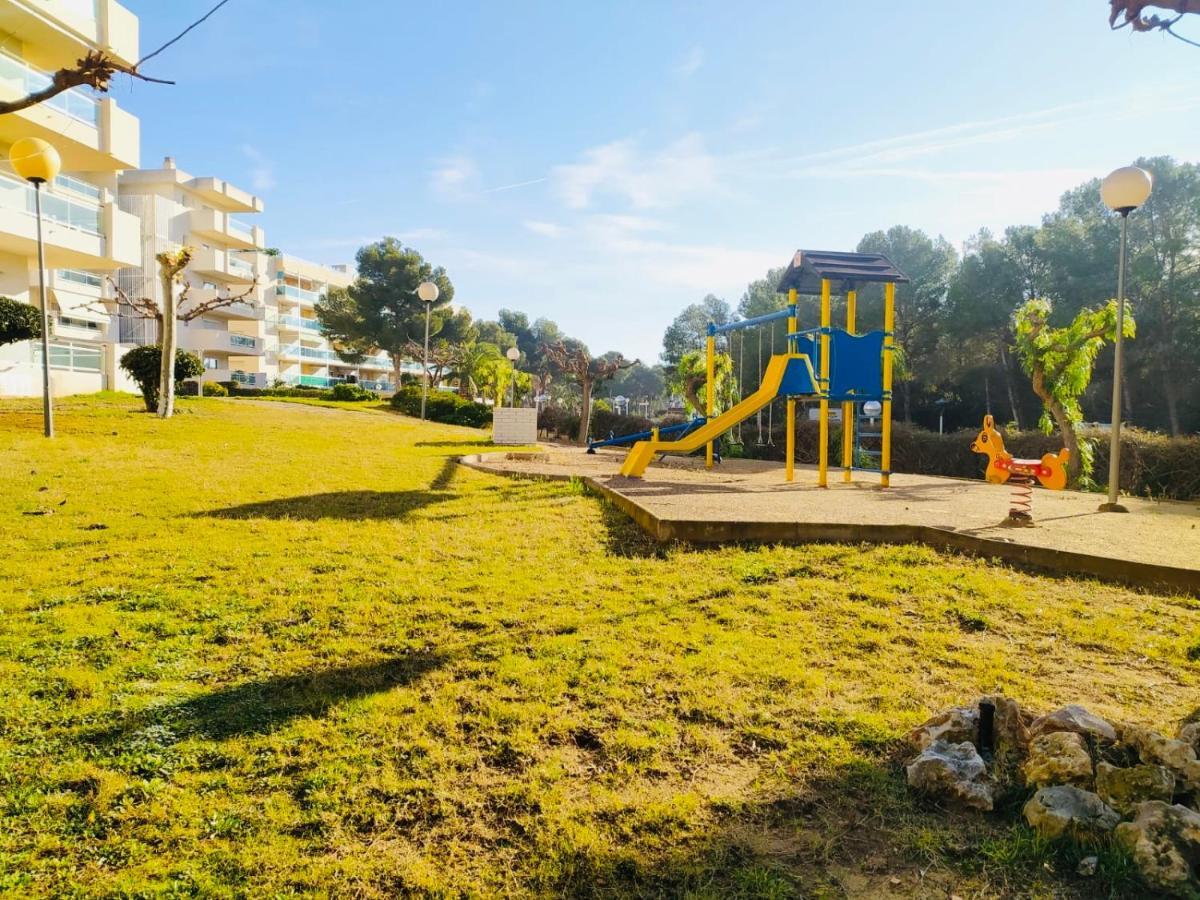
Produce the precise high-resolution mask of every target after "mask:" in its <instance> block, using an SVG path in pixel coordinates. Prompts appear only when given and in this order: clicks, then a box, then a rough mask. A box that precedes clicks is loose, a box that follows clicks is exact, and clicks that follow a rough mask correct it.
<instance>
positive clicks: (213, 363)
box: [204, 356, 221, 370]
mask: <svg viewBox="0 0 1200 900" xmlns="http://www.w3.org/2000/svg"><path fill="white" fill-rule="evenodd" d="M204 368H206V369H210V370H211V369H219V368H221V361H220V360H219V359H217V358H216V357H215V356H206V357H204Z"/></svg>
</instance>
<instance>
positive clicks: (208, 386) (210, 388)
mask: <svg viewBox="0 0 1200 900" xmlns="http://www.w3.org/2000/svg"><path fill="white" fill-rule="evenodd" d="M204 396H205V397H228V396H229V391H228V390H227V389H226V388H225V387H224V386H223V385H220V384H218V383H217V382H215V381H206V382H204Z"/></svg>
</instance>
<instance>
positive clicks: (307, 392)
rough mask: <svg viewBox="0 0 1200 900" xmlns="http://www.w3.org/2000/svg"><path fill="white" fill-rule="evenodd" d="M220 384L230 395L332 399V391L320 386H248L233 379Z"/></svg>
mask: <svg viewBox="0 0 1200 900" xmlns="http://www.w3.org/2000/svg"><path fill="white" fill-rule="evenodd" d="M221 384H222V386H223V387H224V388H225V389H226V390H227V391H229V396H230V397H303V398H304V399H306V400H332V399H333V391H330V390H323V389H322V388H311V387H307V386H305V387H301V386H300V385H297V386H296V387H272V388H250V387H243V386H242V385H240V384H238V383H237V382H234V381H224V382H222V383H221Z"/></svg>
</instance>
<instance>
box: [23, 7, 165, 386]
mask: <svg viewBox="0 0 1200 900" xmlns="http://www.w3.org/2000/svg"><path fill="white" fill-rule="evenodd" d="M90 51H103V52H105V53H107V54H109V55H110V56H112V57H113V58H115V59H116V60H118V61H119V62H123V63H128V64H132V63H134V62H136V61H137V58H138V22H137V17H136V16H134V15H133V14H132V13H130V12H129V11H128V10H127V9H125V8H124V7H123V6H121V5H120V4H119V3H115V2H112V0H6V2H3V3H0V98H3V99H15V98H17V97H21V96H24V95H25V94H27V93H29V92H30V91H32V90H37V89H39V88H41V87H43V86H45V85H46V84H48V83H49V81H50V75H49V73H51V72H54V71H56V70H57V69H59V68H62V67H64V66H70V65H72V64H73V63H74V62H75V61H76V60H77V59H79V58H80V57H83V56H86V55H87V54H88V53H89V52H90ZM24 137H37V138H42V139H43V140H46V141H49V142H50V143H51V144H52V145H53V146H54V147H55V148H56V149H57V150H58V152H59V155H60V156H61V157H62V163H63V168H62V173H61V174H60V175H59V176H58V178H56V179H55V180H54V182H53V183H52V184H47V185H44V186H43V188H42V219H43V234H44V239H45V251H46V267H47V272H46V287H47V308H48V313H49V318H50V378H51V390H52V392H54V393H56V394H70V393H85V392H91V391H98V390H104V389H128V388H129V383H128V381H127V380H126V379H125V378H124V377H123V375H122V373H120V371H119V369H118V366H117V360H118V358H119V348H118V347H117V335H116V334H115V333H114V328H115V321H114V319H113V316H112V314H111V313H112V308H113V304H112V300H113V298H112V292H111V291H110V290H109V287H108V276H110V275H111V274H112V273H113V272H115V271H116V270H117V269H119V268H121V267H123V266H132V265H140V264H141V262H142V247H141V241H140V239H139V234H140V225H139V223H138V220H137V217H136V216H134V215H131V214H130V213H128V212H126V211H124V210H123V209H121V208H120V206H119V204H118V202H117V195H118V182H117V174H118V172H120V171H121V170H122V169H129V168H136V167H137V166H138V164H139V162H140V160H139V143H140V129H139V124H138V120H137V119H136V118H135V117H134V116H132V115H130V114H129V113H127V112H125V110H123V109H121V108H120V107H119V106H118V104H117V102H116V100H114V99H113V98H112V97H107V96H101V95H96V94H94V93H93V92H92V91H90V90H87V89H85V88H76V89H73V90H69V91H66V92H64V93H61V94H58V95H57V96H55V97H53V98H51V99H50V100H48V101H45V102H43V103H39V104H37V105H36V106H31V107H29V108H27V109H23V110H20V111H19V112H14V113H9V114H8V115H4V116H0V158H3V159H4V160H7V159H8V151H9V148H10V147H11V146H12V144H13V143H15V142H16V141H17V140H20V139H21V138H24ZM4 169H5V171H4V172H0V295H2V296H5V297H10V298H12V299H14V300H19V301H22V302H26V303H31V304H33V305H35V306H37V305H38V304H39V292H38V268H37V221H36V218H35V216H34V192H33V188H32V187H31V186H30V185H29V184H27V183H26V182H24V181H21V180H20V179H19V178H17V177H16V176H15V175H13V174H12V173H11V171H10V170H9V168H8V167H7V166H5V167H4ZM41 369H42V359H41V344H40V342H39V341H23V342H20V343H16V344H10V345H7V346H4V347H0V395H5V394H16V395H40V394H41V392H42V376H41Z"/></svg>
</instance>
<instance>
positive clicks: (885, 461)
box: [879, 281, 896, 487]
mask: <svg viewBox="0 0 1200 900" xmlns="http://www.w3.org/2000/svg"><path fill="white" fill-rule="evenodd" d="M895 324H896V285H895V284H894V283H892V282H890V281H889V282H888V283H887V284H885V285H884V286H883V409H882V411H881V413H882V416H883V447H882V448H881V452H880V455H879V467H880V468H881V469H882V470H883V473H882V474H881V475H880V476H879V486H880V487H887V486H888V484H889V483H890V476H889V473H890V472H891V471H892V357H893V356H894V355H895V351H894V350H892V331H893V330H894V327H895Z"/></svg>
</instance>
